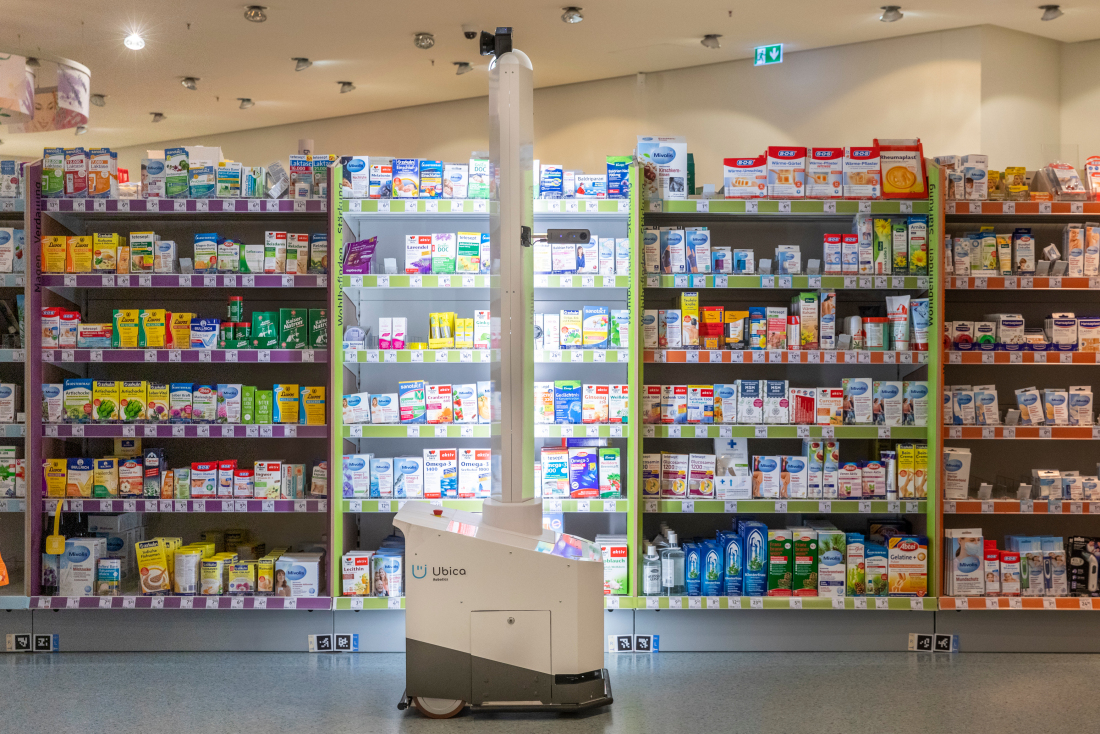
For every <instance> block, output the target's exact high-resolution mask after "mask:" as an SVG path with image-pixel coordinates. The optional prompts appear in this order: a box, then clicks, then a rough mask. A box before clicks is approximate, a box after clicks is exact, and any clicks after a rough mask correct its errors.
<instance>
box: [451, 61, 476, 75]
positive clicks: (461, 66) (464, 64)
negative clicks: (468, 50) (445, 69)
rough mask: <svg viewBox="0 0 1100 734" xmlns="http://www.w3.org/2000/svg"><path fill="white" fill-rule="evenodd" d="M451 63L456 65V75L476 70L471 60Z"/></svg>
mask: <svg viewBox="0 0 1100 734" xmlns="http://www.w3.org/2000/svg"><path fill="white" fill-rule="evenodd" d="M451 63H452V64H454V65H455V76H462V75H463V74H466V73H468V72H471V71H473V70H474V67H472V66H470V62H469V61H452V62H451Z"/></svg>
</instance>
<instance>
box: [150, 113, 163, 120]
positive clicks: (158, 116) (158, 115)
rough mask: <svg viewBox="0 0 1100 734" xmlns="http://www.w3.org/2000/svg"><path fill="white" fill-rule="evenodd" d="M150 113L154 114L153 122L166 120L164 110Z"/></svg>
mask: <svg viewBox="0 0 1100 734" xmlns="http://www.w3.org/2000/svg"><path fill="white" fill-rule="evenodd" d="M149 114H150V115H152V116H153V122H163V121H164V113H163V112H150V113H149Z"/></svg>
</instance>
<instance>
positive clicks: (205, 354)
mask: <svg viewBox="0 0 1100 734" xmlns="http://www.w3.org/2000/svg"><path fill="white" fill-rule="evenodd" d="M210 359H211V357H210V350H209V349H202V350H199V361H200V362H209V361H210Z"/></svg>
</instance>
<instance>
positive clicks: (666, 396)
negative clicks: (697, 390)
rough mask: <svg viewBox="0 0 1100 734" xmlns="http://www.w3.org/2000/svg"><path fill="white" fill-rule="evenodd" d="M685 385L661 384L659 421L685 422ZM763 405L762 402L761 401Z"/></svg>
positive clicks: (666, 422) (668, 422)
mask: <svg viewBox="0 0 1100 734" xmlns="http://www.w3.org/2000/svg"><path fill="white" fill-rule="evenodd" d="M687 394H688V388H687V385H662V386H661V423H664V424H678V423H686V422H687ZM761 407H763V403H761Z"/></svg>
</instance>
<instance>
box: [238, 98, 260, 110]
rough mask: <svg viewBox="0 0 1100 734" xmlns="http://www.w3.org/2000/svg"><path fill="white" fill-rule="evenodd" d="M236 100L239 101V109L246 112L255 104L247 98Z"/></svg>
mask: <svg viewBox="0 0 1100 734" xmlns="http://www.w3.org/2000/svg"><path fill="white" fill-rule="evenodd" d="M237 99H239V100H240V101H241V109H242V110H247V109H248V108H249V107H251V106H252V105H254V104H256V103H255V102H253V101H252V100H251V99H249V98H248V97H237Z"/></svg>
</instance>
